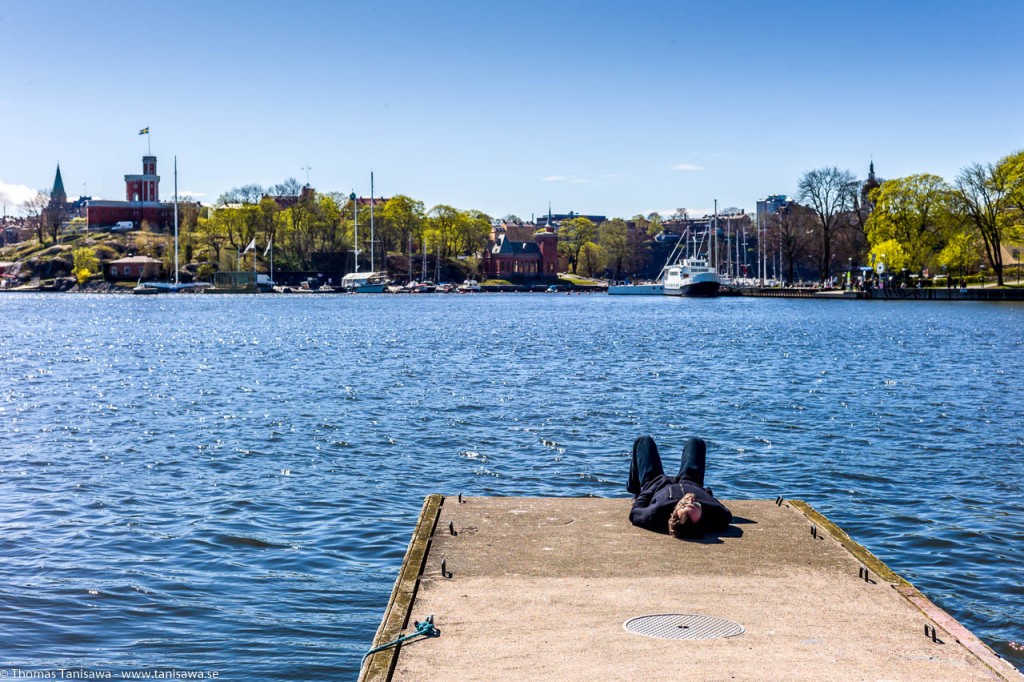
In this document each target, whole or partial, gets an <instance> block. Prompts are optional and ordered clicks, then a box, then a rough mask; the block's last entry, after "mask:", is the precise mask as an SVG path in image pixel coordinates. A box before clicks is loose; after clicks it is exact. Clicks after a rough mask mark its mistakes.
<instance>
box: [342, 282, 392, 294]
mask: <svg viewBox="0 0 1024 682" xmlns="http://www.w3.org/2000/svg"><path fill="white" fill-rule="evenodd" d="M386 287H387V285H386V284H363V285H362V286H358V287H352V288H351V289H347V290H346V291H349V292H351V293H354V294H383V293H384V290H385V288H386Z"/></svg>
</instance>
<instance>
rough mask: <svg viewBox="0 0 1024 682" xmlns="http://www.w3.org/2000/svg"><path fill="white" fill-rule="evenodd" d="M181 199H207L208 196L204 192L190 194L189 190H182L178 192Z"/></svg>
mask: <svg viewBox="0 0 1024 682" xmlns="http://www.w3.org/2000/svg"><path fill="white" fill-rule="evenodd" d="M178 196H179V197H205V196H206V194H205V193H203V192H190V191H188V190H182V191H180V192H178Z"/></svg>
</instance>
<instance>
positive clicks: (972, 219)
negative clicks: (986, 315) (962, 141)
mask: <svg viewBox="0 0 1024 682" xmlns="http://www.w3.org/2000/svg"><path fill="white" fill-rule="evenodd" d="M1012 192H1013V184H1012V179H1011V177H1010V167H1009V165H1004V164H998V165H997V164H991V163H989V164H984V165H983V164H980V163H976V164H973V165H971V166H968V167H967V168H964V169H963V170H962V171H960V174H959V175H958V176H957V178H956V198H957V205H958V207H959V209H960V211H961V213H962V215H963V216H964V217H965V218H966V222H967V223H968V224H970V225H971V226H972V227H973V228H974V230H975V231H976V232H977V233H978V235H979V236H980V237H981V241H982V244H983V245H984V248H985V257H986V259H987V260H988V262H989V265H991V266H992V271H993V272H995V273H996V282H997V284H998V285H999V286H1003V251H1002V246H1003V242H1004V241H1005V240H1006V238H1007V237H1009V236H1010V234H1011V233H1012V231H1013V229H1014V226H1015V221H1014V218H1013V216H1012V214H1011V212H1010V210H1009V209H1010V208H1011V206H1012V200H1011V196H1012Z"/></svg>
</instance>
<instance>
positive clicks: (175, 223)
mask: <svg viewBox="0 0 1024 682" xmlns="http://www.w3.org/2000/svg"><path fill="white" fill-rule="evenodd" d="M146 137H149V135H147V136H146ZM174 289H175V290H177V289H178V155H177V154H175V155H174Z"/></svg>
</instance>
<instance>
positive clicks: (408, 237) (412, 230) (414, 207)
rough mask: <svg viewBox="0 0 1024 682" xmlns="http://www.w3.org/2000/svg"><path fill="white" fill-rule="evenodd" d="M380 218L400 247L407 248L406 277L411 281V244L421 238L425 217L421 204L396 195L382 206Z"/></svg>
mask: <svg viewBox="0 0 1024 682" xmlns="http://www.w3.org/2000/svg"><path fill="white" fill-rule="evenodd" d="M381 216H382V218H383V220H384V222H385V224H387V225H389V226H390V229H393V230H394V231H395V233H396V234H397V236H398V239H399V242H400V244H401V246H407V247H408V264H409V273H408V275H409V280H410V281H411V280H412V249H413V244H414V243H420V241H421V238H422V231H423V220H424V217H425V212H424V210H423V202H422V201H416V200H415V199H412V198H410V197H407V196H405V195H404V194H396V195H395V196H393V197H391V198H390V199H388V201H387V203H386V204H384V208H383V210H382V211H381Z"/></svg>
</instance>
